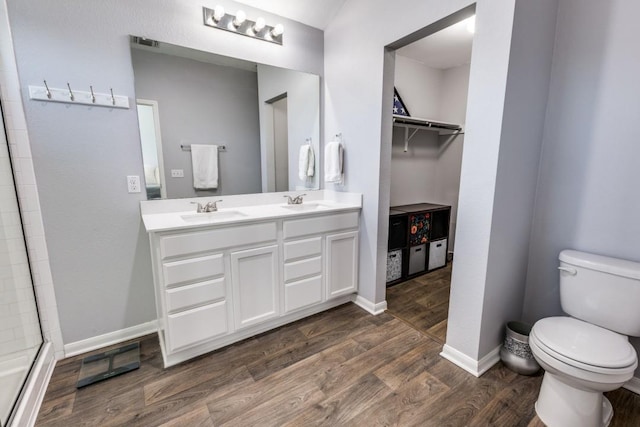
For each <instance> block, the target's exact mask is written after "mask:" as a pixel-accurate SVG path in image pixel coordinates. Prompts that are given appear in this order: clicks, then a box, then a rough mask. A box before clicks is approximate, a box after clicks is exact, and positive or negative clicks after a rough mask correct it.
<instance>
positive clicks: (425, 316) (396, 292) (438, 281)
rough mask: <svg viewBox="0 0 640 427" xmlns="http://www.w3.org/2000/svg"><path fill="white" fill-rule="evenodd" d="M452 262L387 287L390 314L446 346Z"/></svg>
mask: <svg viewBox="0 0 640 427" xmlns="http://www.w3.org/2000/svg"><path fill="white" fill-rule="evenodd" d="M451 268H452V263H451V262H449V263H447V265H446V267H443V268H440V269H438V270H435V271H432V272H431V273H427V274H423V275H422V276H418V277H416V278H414V279H412V280H408V281H406V282H402V283H399V284H397V285H394V286H390V287H388V288H387V312H388V313H390V314H391V315H393V316H395V317H397V318H398V319H400V320H402V321H404V322H406V323H408V324H409V325H411V326H412V327H413V328H415V329H417V330H419V331H420V332H422V333H424V334H426V335H428V336H430V337H431V338H433V339H435V340H436V341H438V342H439V343H441V344H444V342H445V338H446V335H447V318H448V316H449V292H450V289H451Z"/></svg>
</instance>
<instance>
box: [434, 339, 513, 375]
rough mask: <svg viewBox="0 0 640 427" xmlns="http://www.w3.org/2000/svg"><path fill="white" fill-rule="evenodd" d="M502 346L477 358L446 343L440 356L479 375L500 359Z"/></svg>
mask: <svg viewBox="0 0 640 427" xmlns="http://www.w3.org/2000/svg"><path fill="white" fill-rule="evenodd" d="M500 347H502V346H501V345H499V346H497V347H496V348H494V349H493V350H491V351H490V352H489V353H488V354H487V355H485V356H484V357H483V358H482V359H480V360H475V359H473V358H472V357H469V356H467V355H466V354H464V353H462V352H460V351H458V350H456V349H455V348H453V347H451V346H449V345H447V344H445V345H444V347H442V352H441V353H440V356H442V357H444V358H445V359H447V360H448V361H450V362H452V363H453V364H455V365H457V366H459V367H461V368H462V369H464V370H465V371H467V372H469V373H470V374H472V375H474V376H476V377H479V376H480V375H482V374H484V373H485V372H487V371H488V370H489V369H491V367H492V366H493V365H495V364H496V363H498V362H499V361H500Z"/></svg>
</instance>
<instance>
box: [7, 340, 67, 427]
mask: <svg viewBox="0 0 640 427" xmlns="http://www.w3.org/2000/svg"><path fill="white" fill-rule="evenodd" d="M55 366H56V358H55V354H54V351H53V345H52V344H51V343H50V342H45V343H43V344H42V351H41V352H40V354H39V355H38V359H37V360H36V363H35V365H34V366H33V370H32V371H31V373H30V374H29V377H28V379H27V384H26V385H25V388H24V390H23V391H22V395H21V396H20V401H19V402H20V403H19V404H18V406H17V408H16V410H15V412H14V414H13V418H12V419H11V420H10V424H11V425H15V426H27V427H32V426H34V425H35V424H36V419H37V418H38V411H40V405H42V400H43V399H44V393H45V392H46V391H47V386H48V385H49V380H50V379H51V375H52V374H53V368H54V367H55Z"/></svg>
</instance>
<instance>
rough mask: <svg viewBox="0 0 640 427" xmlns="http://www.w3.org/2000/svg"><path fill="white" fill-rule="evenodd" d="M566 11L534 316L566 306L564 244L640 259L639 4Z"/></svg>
mask: <svg viewBox="0 0 640 427" xmlns="http://www.w3.org/2000/svg"><path fill="white" fill-rule="evenodd" d="M558 9H559V11H558V25H557V28H558V29H557V35H556V45H555V51H554V56H553V69H552V74H551V86H550V91H549V103H548V107H547V116H546V117H547V118H546V125H545V133H544V145H543V151H542V158H541V162H540V173H539V179H538V193H537V197H536V202H535V215H534V220H533V226H532V238H531V247H530V254H529V270H528V273H527V277H526V283H527V288H526V298H525V305H524V315H525V318H526V319H527V320H528V321H530V322H533V321H535V320H537V319H539V318H541V317H546V316H550V315H557V314H561V313H562V311H561V308H560V297H559V293H558V272H557V269H556V267H557V265H558V254H559V252H560V251H561V250H562V249H566V248H572V249H577V250H582V251H587V252H593V253H597V254H603V255H608V256H614V257H620V258H624V259H629V260H632V261H636V262H639V261H640V221H639V220H638V218H640V190H639V189H638V183H640V167H639V166H638V159H639V158H640V145H639V144H638V141H640V130H639V129H638V127H637V125H636V123H637V121H638V118H640V84H638V76H640V55H638V54H637V52H638V43H637V41H638V35H637V31H636V28H637V24H636V20H637V16H639V15H640V3H638V2H629V1H622V0H616V1H610V2H599V1H595V0H589V1H586V2H585V1H581V0H567V1H561V2H559V8H558ZM632 342H633V343H634V345H635V347H636V349H637V350H640V340H637V339H636V340H632ZM638 373H640V370H638V371H636V376H638Z"/></svg>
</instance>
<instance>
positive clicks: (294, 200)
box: [282, 194, 306, 205]
mask: <svg viewBox="0 0 640 427" xmlns="http://www.w3.org/2000/svg"><path fill="white" fill-rule="evenodd" d="M303 196H306V194H300V195H298V196H296V197H293V198H292V197H291V196H289V195H286V196H282V197H286V198H287V204H288V205H301V204H302V197H303Z"/></svg>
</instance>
